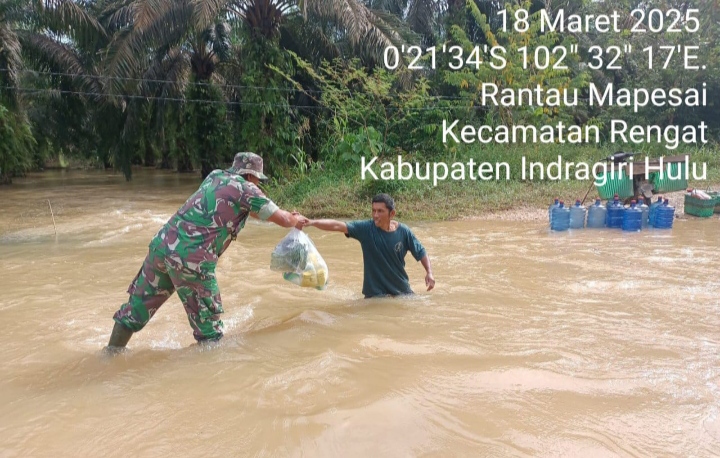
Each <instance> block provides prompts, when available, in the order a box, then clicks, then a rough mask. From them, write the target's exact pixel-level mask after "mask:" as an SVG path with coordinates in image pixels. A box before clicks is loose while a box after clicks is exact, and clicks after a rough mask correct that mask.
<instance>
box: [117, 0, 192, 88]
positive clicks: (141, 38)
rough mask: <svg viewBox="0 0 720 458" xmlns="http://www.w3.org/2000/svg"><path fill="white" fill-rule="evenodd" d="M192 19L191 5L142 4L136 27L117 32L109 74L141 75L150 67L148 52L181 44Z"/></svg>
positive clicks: (176, 1)
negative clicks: (146, 58) (146, 57)
mask: <svg viewBox="0 0 720 458" xmlns="http://www.w3.org/2000/svg"><path fill="white" fill-rule="evenodd" d="M191 18H192V8H191V7H190V5H189V3H188V2H187V1H182V0H142V1H139V2H138V5H137V7H136V9H135V11H134V17H133V25H132V27H130V28H127V29H123V30H120V31H119V32H117V33H116V34H115V37H114V38H113V41H112V42H111V43H110V45H109V47H108V51H107V56H106V72H107V73H108V74H109V75H112V76H116V77H117V76H119V77H129V76H131V75H136V74H139V73H141V72H142V71H143V70H142V69H144V68H146V66H147V65H148V62H147V61H146V60H145V56H147V53H148V51H149V50H152V49H158V48H160V47H163V46H167V47H173V46H175V45H177V44H179V43H180V42H181V41H182V40H183V39H184V37H185V36H186V35H187V33H188V31H189V30H190V23H191Z"/></svg>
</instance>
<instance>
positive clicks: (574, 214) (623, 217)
mask: <svg viewBox="0 0 720 458" xmlns="http://www.w3.org/2000/svg"><path fill="white" fill-rule="evenodd" d="M548 218H549V219H550V229H552V230H553V231H565V230H568V229H583V228H585V227H588V228H599V227H609V228H617V229H622V230H624V231H633V232H637V231H641V230H643V229H646V228H648V227H654V228H657V229H671V228H672V224H673V219H674V218H675V207H672V206H670V205H668V200H667V199H663V198H662V197H661V196H658V199H657V201H656V202H652V203H651V205H650V206H649V207H648V206H647V205H645V202H643V201H641V202H640V204H639V205H638V203H637V202H636V201H635V200H633V201H632V202H630V205H629V206H627V207H626V206H624V205H623V204H622V202H620V198H619V197H618V195H617V194H615V197H614V198H613V200H608V202H607V206H605V205H603V204H602V202H601V201H600V199H596V200H595V204H593V205H590V207H588V208H585V207H583V206H582V205H580V201H579V200H576V201H575V205H573V206H572V207H566V206H565V203H564V202H563V201H562V200H560V199H559V198H557V199H555V202H554V203H553V204H552V205H550V208H548Z"/></svg>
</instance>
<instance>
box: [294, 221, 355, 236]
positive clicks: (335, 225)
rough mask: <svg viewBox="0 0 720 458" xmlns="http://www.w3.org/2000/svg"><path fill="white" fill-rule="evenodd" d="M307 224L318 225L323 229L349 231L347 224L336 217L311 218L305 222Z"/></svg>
mask: <svg viewBox="0 0 720 458" xmlns="http://www.w3.org/2000/svg"><path fill="white" fill-rule="evenodd" d="M305 226H312V227H317V228H318V229H320V230H322V231H332V232H342V233H343V234H347V233H348V228H347V224H345V223H343V222H342V221H336V220H334V219H311V220H309V221H308V222H307V223H306V224H305Z"/></svg>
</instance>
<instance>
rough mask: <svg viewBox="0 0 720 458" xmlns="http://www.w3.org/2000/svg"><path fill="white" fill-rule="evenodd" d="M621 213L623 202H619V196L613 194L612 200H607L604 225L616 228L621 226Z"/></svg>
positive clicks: (623, 208)
mask: <svg viewBox="0 0 720 458" xmlns="http://www.w3.org/2000/svg"><path fill="white" fill-rule="evenodd" d="M623 213H625V207H623V204H622V203H621V202H620V197H618V195H617V194H615V197H614V198H613V201H612V202H608V206H607V222H606V224H605V225H606V226H607V227H612V228H617V229H619V228H621V227H622V218H623Z"/></svg>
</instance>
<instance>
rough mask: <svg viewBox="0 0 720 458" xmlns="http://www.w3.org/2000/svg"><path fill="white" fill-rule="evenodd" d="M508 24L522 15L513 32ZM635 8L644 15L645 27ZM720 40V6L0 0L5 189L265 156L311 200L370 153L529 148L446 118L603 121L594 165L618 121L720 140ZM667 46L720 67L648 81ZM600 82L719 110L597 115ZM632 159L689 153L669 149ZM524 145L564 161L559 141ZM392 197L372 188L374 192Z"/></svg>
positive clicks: (430, 156) (203, 167)
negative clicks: (449, 137)
mask: <svg viewBox="0 0 720 458" xmlns="http://www.w3.org/2000/svg"><path fill="white" fill-rule="evenodd" d="M520 9H525V10H528V11H529V12H530V13H531V16H530V18H529V19H530V22H529V27H528V28H527V31H524V32H522V33H521V32H519V31H517V30H516V29H517V28H518V27H512V25H513V24H514V23H515V22H517V21H516V20H515V19H514V18H517V17H516V16H515V15H514V12H515V11H517V10H520ZM653 9H659V10H660V11H663V12H667V11H669V10H670V9H676V10H677V11H678V12H679V16H680V17H681V20H680V21H679V22H678V23H677V24H676V25H677V26H678V27H680V28H681V29H682V30H683V31H682V32H680V33H672V32H668V31H667V28H668V25H669V23H670V22H671V21H670V20H671V19H673V18H674V17H675V16H672V15H667V14H666V15H665V16H664V18H663V19H664V24H663V27H662V28H663V31H659V32H655V33H650V32H649V33H631V32H630V29H631V28H632V27H633V25H634V24H636V23H637V22H638V21H639V19H638V18H641V17H642V19H643V21H641V25H642V26H643V27H645V28H649V29H651V30H653V29H655V28H656V27H659V26H660V24H659V21H660V19H661V18H662V15H658V14H650V11H651V10H653ZM694 9H695V10H697V12H696V13H690V14H688V11H692V10H694ZM502 10H507V11H508V16H507V17H508V21H509V25H510V26H508V27H507V28H506V29H503V21H502V16H501V15H500V14H499V12H500V11H502ZM543 10H544V11H546V12H547V13H548V14H549V17H551V18H556V17H557V14H558V12H559V11H560V10H562V11H563V12H564V14H565V18H564V20H565V21H566V22H568V21H569V18H568V15H570V14H579V15H582V16H587V15H590V14H594V15H597V14H610V13H611V12H612V11H618V12H619V17H620V21H619V23H620V26H621V27H622V28H623V30H624V31H623V32H622V33H601V32H600V31H598V30H591V31H589V32H587V33H585V32H583V33H578V32H574V31H566V32H562V33H560V32H549V31H547V30H546V31H542V30H541V29H540V27H539V24H540V21H539V18H540V14H541V11H543ZM633 10H639V11H635V13H634V16H633V15H631V11H633ZM693 17H694V18H696V19H697V21H698V23H697V27H695V26H696V24H694V23H693V22H692V21H693V20H692V19H689V18H693ZM521 25H522V24H521ZM695 28H697V31H696V32H688V31H687V29H691V30H694V29H695ZM719 37H720V4H719V3H718V1H717V0H647V1H639V0H617V1H612V0H606V1H604V2H597V1H591V0H560V1H550V0H545V1H540V0H535V1H531V0H514V1H498V0H494V1H492V0H491V1H488V0H96V1H92V0H77V1H70V0H0V182H5V183H8V182H11V180H12V178H13V177H17V176H22V175H23V174H24V173H26V172H27V171H29V170H32V169H37V168H42V167H43V166H44V165H45V164H46V163H47V162H48V161H51V160H58V159H59V158H62V159H63V160H78V161H84V162H85V163H87V164H92V165H95V166H97V167H114V168H116V169H118V170H122V171H123V173H124V174H125V176H126V177H127V179H131V177H132V171H133V167H134V166H149V167H158V168H167V169H174V170H178V171H181V172H193V173H197V175H198V177H199V178H200V177H202V176H204V175H205V174H206V173H208V171H210V170H212V169H213V168H214V167H218V166H226V165H227V164H228V163H229V161H230V160H231V158H232V156H233V154H234V153H235V152H237V151H256V152H258V153H261V154H262V155H263V156H264V157H265V159H266V167H267V168H269V171H270V173H271V174H272V175H273V177H274V179H275V180H276V181H275V183H274V186H276V188H277V187H278V186H279V185H283V186H284V188H288V189H294V190H295V191H296V193H298V192H301V190H302V189H305V188H307V187H308V186H309V185H308V184H307V183H305V182H306V181H307V180H308V178H307V177H312V179H313V180H314V181H316V182H318V181H322V180H332V179H336V180H341V181H346V180H348V179H351V180H352V176H350V175H349V174H348V172H347V171H348V170H355V171H356V172H354V176H357V175H358V173H357V170H358V168H359V161H360V159H359V158H360V156H362V155H365V156H367V157H371V156H375V155H378V156H381V157H393V156H396V155H397V154H403V155H404V156H406V157H407V158H413V159H414V160H423V161H424V160H448V159H449V158H450V159H452V158H454V159H457V158H460V159H463V160H464V159H465V158H468V157H477V158H479V159H481V160H492V157H490V156H493V155H495V156H501V157H509V155H511V154H512V151H513V148H514V147H513V146H512V145H511V146H505V147H499V146H498V145H490V146H485V145H478V144H476V145H457V144H454V143H452V144H451V143H443V142H442V138H441V132H440V131H441V125H442V120H444V119H447V120H454V119H458V120H460V125H465V124H469V125H473V126H483V125H489V126H498V125H501V124H504V125H520V124H528V125H529V124H532V125H537V126H540V125H546V124H549V125H554V124H556V123H557V122H559V121H562V122H564V123H565V124H576V125H580V126H598V129H599V130H600V132H602V138H603V142H604V144H602V145H599V148H600V151H599V152H598V153H593V152H592V151H590V150H588V148H587V147H584V146H578V147H577V148H570V149H572V152H570V153H568V154H572V155H574V156H576V157H584V158H586V159H591V160H595V159H599V158H600V157H602V156H603V154H606V153H607V151H610V150H612V149H618V145H611V144H609V143H608V138H607V134H608V129H609V125H608V123H609V120H611V119H623V120H626V121H627V122H628V123H629V124H640V125H659V126H667V125H670V124H677V125H680V126H682V125H697V124H698V123H700V122H701V121H703V122H705V123H706V124H707V125H708V127H709V131H708V137H709V138H710V140H711V142H717V139H718V138H719V135H718V134H719V133H720V110H718V107H720V72H718V68H719V67H718V63H719V62H720V39H719ZM403 44H404V45H420V46H421V47H422V49H423V50H426V49H427V48H428V47H430V46H435V47H436V49H437V50H438V53H437V55H436V62H435V68H430V67H431V62H430V61H429V54H428V53H424V57H423V59H422V60H421V61H420V62H421V63H422V64H423V65H424V66H425V69H424V70H410V69H408V68H407V67H408V65H409V64H410V62H411V60H412V57H413V55H412V54H409V53H405V54H404V56H405V62H404V63H403V64H401V65H400V66H399V67H398V68H397V69H394V70H392V71H391V70H388V69H386V68H385V62H386V60H385V57H386V53H385V52H384V51H385V50H386V48H387V47H388V46H391V45H393V46H397V47H398V49H400V47H401V46H402V45H403ZM484 45H488V46H489V47H490V48H491V47H492V46H503V47H504V48H505V49H507V50H508V53H507V55H506V56H505V57H506V59H507V60H506V65H505V66H504V68H503V69H502V70H496V69H493V68H491V67H490V66H489V65H487V62H490V61H491V60H492V56H491V55H489V53H488V51H489V49H490V48H488V50H487V51H486V50H485V48H484ZM571 45H573V46H574V45H577V47H578V48H577V49H578V52H577V53H571V54H569V55H568V56H567V57H566V58H565V59H564V61H563V63H564V64H566V65H567V69H556V68H554V67H553V66H552V65H551V66H549V67H548V68H542V67H543V66H542V65H537V64H536V65H530V66H529V67H528V68H525V62H526V61H525V59H524V57H523V55H522V54H521V53H520V52H519V51H518V48H520V47H522V46H526V47H527V50H528V54H529V55H530V56H533V55H534V52H535V50H536V49H538V47H540V46H547V47H549V48H550V49H553V48H554V47H555V46H564V47H566V49H570V48H569V46H571ZM625 45H632V47H633V49H634V52H632V53H622V55H621V56H620V58H619V59H618V60H617V61H616V62H615V64H616V65H615V66H616V68H612V67H609V66H608V64H609V63H610V62H609V61H610V58H611V57H613V56H614V55H613V54H611V53H610V52H609V51H608V52H606V55H604V56H603V57H604V59H606V60H605V62H604V65H602V66H600V68H591V66H589V65H588V63H589V62H592V56H593V53H592V52H591V51H590V50H591V48H592V47H593V46H595V47H600V48H595V49H603V50H608V49H609V47H611V46H617V47H618V48H617V49H624V46H625ZM651 45H652V46H654V47H656V49H660V48H658V47H659V46H671V45H672V46H676V45H683V46H688V45H694V46H698V50H697V52H696V53H697V54H698V59H697V60H696V61H694V62H693V64H697V63H701V64H703V65H704V66H705V68H704V69H699V70H693V71H690V70H687V69H684V68H683V64H682V60H681V58H679V57H678V56H679V55H678V56H676V59H675V60H672V61H671V63H670V65H667V66H664V65H662V64H663V63H664V59H665V57H666V54H663V55H662V56H656V59H658V60H657V61H656V64H655V66H654V68H653V69H649V68H648V65H647V54H646V53H643V52H642V51H641V50H642V49H643V48H646V47H647V46H651ZM443 46H445V47H446V49H449V48H450V47H451V46H460V47H461V48H462V50H463V51H462V52H463V56H464V59H465V62H464V65H463V66H462V67H461V68H459V69H452V68H451V65H452V64H453V61H452V54H451V53H442V52H439V50H440V49H442V47H443ZM454 49H459V48H454ZM475 49H477V50H479V54H476V55H475V58H476V59H477V58H480V59H482V60H483V61H485V62H486V64H484V65H479V66H477V67H476V66H475V65H472V56H473V50H475ZM541 55H542V53H541ZM661 57H662V58H661ZM553 58H554V60H553V61H552V62H557V58H558V56H557V55H553ZM484 82H492V83H494V84H496V85H497V86H498V87H499V88H514V89H518V88H533V87H536V86H537V85H538V84H540V85H543V87H548V88H549V87H555V88H568V89H577V90H578V91H579V92H580V94H581V98H580V103H579V104H578V105H577V106H560V107H545V108H537V107H527V106H516V107H502V106H484V105H482V104H481V101H480V100H479V97H478V88H479V87H480V85H481V84H482V83H484ZM590 83H594V84H596V85H598V86H599V87H604V86H606V85H607V84H609V83H612V84H613V85H614V90H615V91H617V90H619V89H622V88H628V89H633V88H647V89H649V90H652V89H654V88H664V89H669V88H671V87H677V88H681V89H683V90H685V89H690V88H694V89H697V90H701V89H703V88H704V89H705V90H706V93H707V103H706V106H700V107H694V106H685V105H684V106H679V107H670V106H665V107H660V108H658V107H653V106H647V107H643V108H641V109H639V110H637V112H635V110H632V109H629V108H624V107H610V108H608V107H597V106H590V105H589V104H588V102H587V90H588V85H589V84H590ZM703 84H704V86H703ZM561 146H562V145H561ZM597 146H598V145H595V147H597ZM684 146H687V145H684ZM695 146H696V147H698V148H700V149H698V150H695V151H696V152H699V154H701V155H704V156H705V157H707V158H708V160H709V161H710V164H711V165H712V164H714V166H717V159H716V156H714V154H712V153H709V152H708V151H707V148H708V147H709V148H710V149H711V151H714V150H713V149H712V148H714V147H713V146H711V145H710V146H709V145H701V144H697V145H695ZM621 147H625V148H630V149H633V150H642V151H645V152H648V153H651V154H652V153H655V154H666V153H668V152H669V153H670V154H675V152H683V150H682V148H681V149H679V150H676V151H667V150H665V149H663V147H662V146H661V145H652V144H645V145H627V146H625V145H622V146H621ZM520 149H522V150H523V151H527V152H529V153H528V154H538V155H543V154H545V155H548V154H549V157H552V155H553V154H556V153H557V151H556V148H555V146H554V145H549V146H542V147H540V146H538V145H535V146H532V145H524V146H522V147H521V148H520ZM563 151H565V152H567V151H569V150H568V149H565V150H563ZM713 161H714V162H713ZM288 184H289V186H285V185H288ZM378 186H380V185H378V184H377V183H372V182H370V183H364V184H362V185H361V189H363V190H365V191H367V192H373V191H375V190H377V187H378ZM382 186H389V187H391V188H392V187H395V188H402V187H403V186H413V185H412V184H407V183H394V184H392V183H384V184H382ZM418 189H419V188H418ZM473 189H474V190H473V192H475V193H477V192H482V189H483V187H482V186H479V187H476V188H473ZM391 190H392V189H391ZM395 190H397V189H395ZM282 192H283V194H287V195H290V194H288V191H286V190H283V191H282ZM302 192H306V193H307V192H311V190H309V189H305V191H302ZM354 192H355V191H354ZM363 192H364V191H363ZM418 192H420V191H418ZM355 193H356V194H357V192H355Z"/></svg>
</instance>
